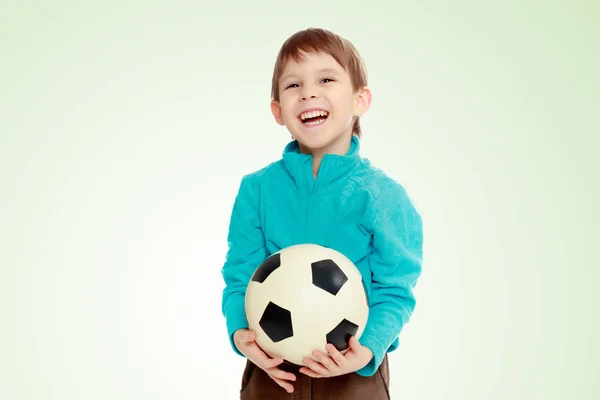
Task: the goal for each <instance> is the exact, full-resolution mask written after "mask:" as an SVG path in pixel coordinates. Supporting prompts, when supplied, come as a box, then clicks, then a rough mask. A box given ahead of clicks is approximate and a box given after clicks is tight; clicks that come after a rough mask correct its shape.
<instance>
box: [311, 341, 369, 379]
mask: <svg viewBox="0 0 600 400" xmlns="http://www.w3.org/2000/svg"><path fill="white" fill-rule="evenodd" d="M327 351H328V352H329V354H325V353H323V352H321V351H319V350H315V351H313V356H314V357H315V358H316V359H317V360H318V362H317V361H315V360H313V359H311V358H310V357H306V358H304V365H305V367H301V368H300V372H301V373H303V374H305V375H308V376H310V377H311V378H327V377H332V376H337V375H344V374H347V373H350V372H354V371H357V370H359V369H361V368H362V367H364V366H365V365H367V364H368V363H369V361H371V358H373V353H372V352H371V350H370V349H369V348H368V347H365V346H363V345H361V344H360V343H359V342H358V339H356V337H354V336H352V337H351V338H350V348H349V349H348V351H347V352H346V353H345V354H342V353H340V352H339V351H338V350H337V349H336V348H335V346H334V345H332V344H331V343H328V344H327Z"/></svg>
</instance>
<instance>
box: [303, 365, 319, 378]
mask: <svg viewBox="0 0 600 400" xmlns="http://www.w3.org/2000/svg"><path fill="white" fill-rule="evenodd" d="M300 372H301V373H303V374H304V375H307V376H310V377H311V378H323V375H319V374H317V373H316V372H315V371H313V370H312V369H310V368H306V367H301V368H300Z"/></svg>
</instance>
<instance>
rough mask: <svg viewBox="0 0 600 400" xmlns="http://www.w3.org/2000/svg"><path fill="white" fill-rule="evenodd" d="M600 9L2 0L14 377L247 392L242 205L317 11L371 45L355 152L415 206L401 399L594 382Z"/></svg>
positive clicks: (1, 246)
mask: <svg viewBox="0 0 600 400" xmlns="http://www.w3.org/2000/svg"><path fill="white" fill-rule="evenodd" d="M561 3H562V5H561ZM286 4H287V5H286ZM598 8H599V6H598V5H595V4H594V2H593V1H588V2H569V1H562V2H548V1H535V2H532V1H525V2H523V1H510V2H508V1H505V2H501V1H496V2H477V1H470V2H469V1H454V2H450V1H435V2H413V1H411V2H391V1H390V2H389V3H386V2H382V1H367V2H365V1H363V2H358V1H348V0H339V1H335V2H332V1H331V2H294V3H284V2H266V1H257V2H248V3H242V2H238V3H237V4H236V3H228V2H222V1H220V2H214V3H213V2H206V3H205V2H198V1H195V2H192V1H190V2H186V3H181V2H170V3H167V2H164V3H162V4H161V3H158V2H155V1H147V2H141V1H138V2H123V3H121V2H114V1H113V2H111V3H110V4H109V3H108V2H94V3H92V2H89V4H87V5H82V4H81V2H75V1H71V2H65V1H61V2H38V3H35V2H31V1H21V2H18V1H16V0H13V1H9V2H8V3H7V2H6V1H4V2H2V3H1V6H0V184H1V186H0V272H1V273H0V323H1V329H0V399H2V400H24V399H31V400H50V399H53V400H54V399H56V400H71V399H81V400H96V399H103V400H104V399H106V400H121V399H122V400H133V399H136V400H137V399H140V400H142V399H143V400H153V399H161V400H163V399H164V400H176V399H219V400H220V399H226V400H227V399H235V398H237V392H238V389H239V380H240V374H241V369H242V367H243V360H242V359H241V358H240V357H237V356H235V355H234V354H233V352H232V351H231V349H230V348H229V344H228V342H227V340H226V335H225V330H224V329H225V324H224V321H223V319H222V316H221V314H220V294H221V289H222V281H221V276H220V267H221V265H222V262H223V258H224V253H225V251H226V247H225V246H226V242H225V235H226V232H227V223H228V219H229V213H230V209H231V205H232V202H233V196H234V195H235V191H236V189H237V185H238V183H239V179H240V177H241V175H242V174H244V173H247V172H250V171H252V170H254V169H256V168H259V167H261V166H263V165H265V164H266V163H268V162H270V161H272V160H275V159H277V158H278V157H279V155H280V153H281V150H282V147H283V146H284V144H285V143H286V142H287V140H288V139H289V135H287V134H286V132H285V131H284V130H283V129H282V128H280V127H279V126H277V125H275V123H274V122H273V120H272V118H271V115H270V114H269V109H268V101H269V98H268V96H269V90H270V87H269V84H270V78H271V71H272V67H273V62H274V59H275V56H276V53H277V51H278V49H279V46H280V45H281V43H282V42H283V40H285V38H287V36H288V35H290V34H292V33H293V32H295V31H296V30H299V29H303V28H306V27H309V26H320V27H326V28H329V29H332V30H334V31H336V32H338V33H340V34H341V35H343V36H345V37H347V38H348V39H350V40H352V41H353V42H354V43H355V45H356V46H357V47H358V49H359V50H360V51H361V53H362V54H363V56H364V57H365V59H366V62H367V64H368V67H369V74H370V84H371V87H372V89H373V92H374V102H373V106H372V109H371V111H370V112H369V113H368V114H367V116H366V117H365V119H364V121H363V126H364V130H365V137H364V141H363V149H364V152H363V154H364V155H365V156H367V157H369V158H371V159H372V160H373V161H374V162H375V163H376V164H377V165H379V166H381V167H382V168H384V169H385V170H386V171H387V172H388V173H390V174H391V175H393V176H394V177H395V178H397V179H398V180H400V181H401V182H402V183H403V184H404V185H405V186H406V187H407V189H408V190H409V192H410V193H411V195H412V197H413V198H414V200H415V202H416V204H417V206H418V208H419V210H420V211H421V213H422V214H423V218H424V222H425V234H426V253H425V265H424V273H423V277H422V280H421V282H420V283H419V286H418V288H417V296H418V306H417V309H416V313H415V315H414V318H413V320H412V321H411V323H410V324H409V325H408V326H407V328H406V330H405V331H404V332H403V334H402V340H401V348H400V349H399V350H398V351H396V352H395V353H393V354H392V356H391V368H392V398H393V399H410V400H425V399H448V400H450V399H456V400H458V399H460V400H467V399H469V400H470V399H473V400H475V399H477V400H481V399H490V400H491V399H494V400H495V399H540V400H555V399H556V400H558V399H574V400H588V399H589V400H591V399H598V398H600V379H599V378H600V366H599V361H598V360H599V359H600V351H599V350H600V346H599V345H598V340H599V338H600V329H599V328H598V327H599V324H598V315H599V311H598V308H599V307H600V301H599V298H598V295H597V294H596V293H595V290H597V288H598V283H597V281H598V278H599V277H600V274H599V273H598V267H599V258H598V255H597V251H598V249H599V248H600V239H599V237H600V232H599V229H598V224H599V223H600V221H599V218H598V216H599V212H598V211H597V207H598V203H599V201H600V198H599V190H598V182H599V180H600V178H599V172H600V166H599V163H598V161H597V152H598V145H599V144H600V141H599V139H598V135H599V123H598V122H599V118H598V108H599V104H600V96H599V94H598V93H599V91H600V83H599V77H598V71H599V70H600V62H599V61H598V51H599V50H598V49H599V29H598V26H599V24H600V19H599V13H598Z"/></svg>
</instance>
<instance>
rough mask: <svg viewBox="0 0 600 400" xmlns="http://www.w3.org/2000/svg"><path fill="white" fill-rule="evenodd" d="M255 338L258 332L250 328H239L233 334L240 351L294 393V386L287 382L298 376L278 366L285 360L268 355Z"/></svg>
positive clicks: (289, 391) (280, 384)
mask: <svg viewBox="0 0 600 400" xmlns="http://www.w3.org/2000/svg"><path fill="white" fill-rule="evenodd" d="M255 338H256V333H254V332H253V331H251V330H248V329H238V330H237V331H235V333H234V334H233V342H234V343H235V346H236V347H237V348H238V350H239V351H240V353H242V354H243V355H245V356H246V358H248V360H250V361H251V362H253V363H254V364H255V365H256V366H257V367H259V368H260V369H262V370H263V371H265V372H266V373H267V374H268V375H269V376H270V377H271V379H273V380H274V381H275V382H276V383H277V384H278V385H279V386H281V387H282V388H284V389H285V390H286V391H287V392H288V393H292V392H293V391H294V386H292V384H290V383H289V382H287V380H291V381H295V380H296V376H295V375H294V374H292V373H289V372H285V371H282V370H281V369H279V368H277V366H278V365H279V364H281V363H282V362H283V359H281V358H270V357H269V356H267V355H266V354H265V352H264V351H262V350H261V349H260V347H258V344H257V343H256V342H255V341H254V339H255Z"/></svg>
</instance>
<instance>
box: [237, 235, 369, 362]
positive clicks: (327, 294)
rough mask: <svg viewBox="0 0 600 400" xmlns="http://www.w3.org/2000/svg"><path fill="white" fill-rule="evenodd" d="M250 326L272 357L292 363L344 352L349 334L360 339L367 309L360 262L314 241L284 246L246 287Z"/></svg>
mask: <svg viewBox="0 0 600 400" xmlns="http://www.w3.org/2000/svg"><path fill="white" fill-rule="evenodd" d="M245 310H246V317H247V320H248V325H249V326H248V328H249V329H250V330H252V331H254V332H255V333H256V339H255V340H256V343H257V344H258V346H259V347H260V348H261V349H262V350H263V351H264V352H265V353H267V354H268V355H269V356H271V357H273V358H276V357H281V358H283V359H285V360H287V361H288V362H291V363H293V364H297V365H302V364H304V362H303V359H304V357H310V358H313V359H314V356H313V355H312V352H313V350H321V351H322V352H324V353H327V350H326V347H325V346H326V344H327V343H332V344H333V345H334V346H335V347H336V348H337V349H338V350H340V351H341V352H342V353H343V352H345V351H347V349H348V347H349V344H348V342H349V339H350V337H351V336H355V337H356V338H357V339H358V338H360V336H361V334H362V332H363V331H364V328H365V324H366V323H367V319H368V314H369V307H368V303H367V296H366V293H365V289H364V286H363V282H362V276H361V274H360V272H359V271H358V269H357V268H356V266H355V265H354V264H353V263H352V261H350V260H349V259H348V258H347V257H346V256H344V255H343V254H341V253H340V252H338V251H336V250H333V249H330V248H326V247H323V246H319V245H315V244H299V245H294V246H290V247H287V248H285V249H282V250H280V251H278V252H276V253H274V254H272V255H271V256H269V257H268V258H267V259H266V260H264V261H263V263H262V264H261V265H260V266H258V268H257V269H256V271H255V272H254V274H253V275H252V278H251V279H250V282H249V284H248V287H247V290H246V297H245Z"/></svg>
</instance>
